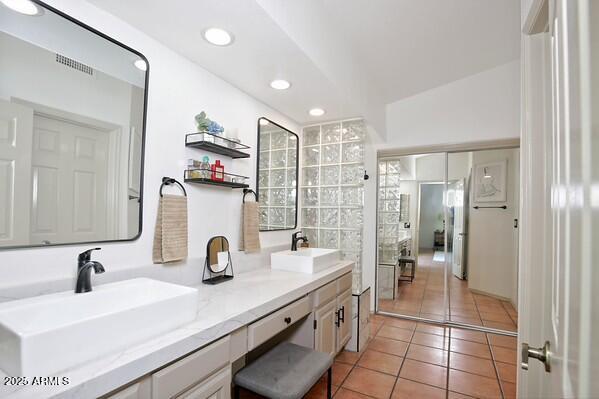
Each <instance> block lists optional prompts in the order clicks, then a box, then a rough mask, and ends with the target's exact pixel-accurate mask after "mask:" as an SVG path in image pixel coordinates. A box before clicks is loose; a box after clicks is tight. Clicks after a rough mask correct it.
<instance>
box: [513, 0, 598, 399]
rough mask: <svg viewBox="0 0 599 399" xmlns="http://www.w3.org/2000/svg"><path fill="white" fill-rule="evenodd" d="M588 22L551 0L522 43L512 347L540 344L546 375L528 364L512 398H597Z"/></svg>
mask: <svg viewBox="0 0 599 399" xmlns="http://www.w3.org/2000/svg"><path fill="white" fill-rule="evenodd" d="M596 21H599V2H596V1H589V0H580V1H576V2H573V1H568V0H551V1H549V24H548V25H549V34H539V35H541V36H540V37H530V38H527V39H525V71H524V76H525V84H526V86H525V87H524V90H525V97H524V100H525V106H526V114H527V119H526V120H525V129H524V131H525V134H524V136H523V144H524V146H523V147H524V148H526V151H525V153H524V156H523V161H524V163H525V164H526V169H525V170H523V174H522V176H523V177H524V179H523V181H524V182H525V186H524V189H525V192H523V196H522V198H523V200H524V203H523V210H524V213H522V216H524V217H525V221H523V224H522V228H523V231H522V240H523V241H522V245H521V263H520V264H521V266H522V267H521V270H522V274H521V277H522V280H521V286H520V297H521V298H522V300H521V302H520V320H521V321H522V323H521V336H520V341H521V343H527V344H530V346H531V347H542V346H543V344H544V342H545V341H548V342H549V345H550V350H549V364H550V370H549V371H546V370H545V367H544V364H543V363H542V362H540V361H538V360H535V359H532V358H531V359H529V361H528V364H529V370H528V371H523V370H520V373H519V377H518V380H519V381H518V382H519V387H518V389H519V397H543V398H589V397H599V379H598V378H597V375H599V350H597V347H596V342H598V341H599V296H598V295H597V294H596V293H595V291H596V289H597V287H598V286H599V268H598V267H597V259H599V245H597V243H598V242H599V241H598V238H599V200H598V198H599V196H598V195H597V193H598V191H597V187H599V25H598V24H597V23H595V22H596ZM540 60H544V62H540ZM543 75H544V76H545V77H546V80H545V81H544V80H543ZM547 100H549V101H547ZM543 114H546V115H548V117H546V118H543V117H542V116H543ZM524 163H523V164H524ZM539 326H541V328H539ZM521 360H522V359H521Z"/></svg>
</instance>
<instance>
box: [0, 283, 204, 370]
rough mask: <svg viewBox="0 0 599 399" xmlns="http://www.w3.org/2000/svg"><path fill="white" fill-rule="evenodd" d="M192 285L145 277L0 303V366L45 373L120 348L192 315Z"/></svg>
mask: <svg viewBox="0 0 599 399" xmlns="http://www.w3.org/2000/svg"><path fill="white" fill-rule="evenodd" d="M197 309H198V296H197V290H196V289H195V288H190V287H185V286H181V285H176V284H170V283H165V282H162V281H157V280H152V279H148V278H138V279H133V280H125V281H120V282H117V283H111V284H104V285H98V286H96V287H94V289H93V291H92V292H87V293H84V294H75V293H73V291H69V292H60V293H57V294H51V295H43V296H38V297H34V298H28V299H23V300H17V301H11V302H6V303H2V304H0V368H1V369H3V370H4V371H5V372H6V373H7V374H8V375H11V376H29V377H32V376H40V375H41V376H44V375H52V374H53V373H55V372H57V371H60V370H64V369H66V368H69V367H72V366H75V365H78V364H82V363H84V362H86V361H88V360H91V359H94V358H98V357H101V356H103V355H107V354H110V353H115V352H118V351H119V350H124V349H126V348H128V347H130V346H131V345H135V344H139V343H142V342H143V341H144V340H148V339H150V338H153V337H156V336H157V335H160V334H163V333H165V332H168V331H169V330H172V329H174V328H176V327H179V326H181V325H184V324H186V323H189V322H192V321H193V320H194V319H195V318H196V314H197Z"/></svg>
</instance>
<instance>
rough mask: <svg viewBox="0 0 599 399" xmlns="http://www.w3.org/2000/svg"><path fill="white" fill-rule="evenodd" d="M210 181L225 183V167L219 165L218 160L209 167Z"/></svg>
mask: <svg viewBox="0 0 599 399" xmlns="http://www.w3.org/2000/svg"><path fill="white" fill-rule="evenodd" d="M211 170H212V180H214V181H225V167H224V166H223V165H221V163H220V159H217V160H216V162H215V163H214V164H213V165H212V166H211Z"/></svg>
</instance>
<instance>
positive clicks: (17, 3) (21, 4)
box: [0, 0, 44, 15]
mask: <svg viewBox="0 0 599 399" xmlns="http://www.w3.org/2000/svg"><path fill="white" fill-rule="evenodd" d="M0 2H2V4H4V5H5V6H6V7H8V8H10V9H11V10H13V11H16V12H18V13H21V14H24V15H42V14H43V12H44V11H43V9H42V8H41V7H38V6H37V5H36V4H34V3H33V2H31V1H29V0H0Z"/></svg>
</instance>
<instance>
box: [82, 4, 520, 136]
mask: <svg viewBox="0 0 599 399" xmlns="http://www.w3.org/2000/svg"><path fill="white" fill-rule="evenodd" d="M90 2H91V3H93V4H95V5H96V6H98V7H100V8H102V9H104V10H106V11H108V12H110V13H112V14H114V15H115V16H117V17H119V18H121V19H123V20H125V21H127V22H128V23H130V24H131V25H133V26H135V27H136V28H138V29H140V30H141V31H143V32H145V33H147V34H148V35H149V36H151V37H154V38H155V39H156V40H158V41H160V42H162V43H163V44H165V45H166V46H168V47H170V48H171V49H173V50H174V51H176V52H178V53H180V54H182V55H184V56H185V57H187V58H189V59H191V60H193V61H195V62H197V63H198V64H199V65H201V66H202V67H204V68H205V69H207V70H209V71H211V72H212V73H214V74H216V75H217V76H219V77H221V78H223V79H224V80H226V81H228V82H230V83H231V84H233V85H234V86H236V87H238V88H239V89H241V90H243V91H244V92H246V93H248V94H250V95H251V96H253V97H255V98H257V99H259V100H261V101H262V102H264V103H266V104H268V105H270V106H271V107H272V108H274V109H276V110H278V111H280V112H282V113H284V114H286V115H287V116H289V117H290V118H292V119H294V120H295V121H297V122H298V123H300V124H309V123H315V122H316V121H320V120H334V119H341V118H348V117H354V116H364V117H365V118H366V120H367V121H368V122H369V123H370V124H371V126H373V127H374V128H375V129H376V130H377V131H378V132H379V133H380V134H381V135H382V136H384V130H385V105H386V104H388V103H390V102H394V101H397V100H400V99H402V98H406V97H409V96H412V95H414V94H417V93H420V92H423V91H426V90H429V89H431V88H434V87H438V86H441V85H444V84H447V83H450V82H452V81H455V80H457V79H460V78H464V77H466V76H468V75H472V74H474V73H478V72H481V71H483V70H486V69H490V68H492V67H495V66H497V65H500V64H504V63H507V62H509V61H512V60H515V59H517V58H518V57H519V53H520V49H519V43H520V39H519V37H520V36H519V33H520V30H519V22H520V19H519V18H520V16H519V7H520V3H519V0H451V1H449V0H376V1H373V0H301V1H281V0H193V1H192V0H169V1H168V2H165V1H159V0H151V1H149V0H127V1H123V0H90ZM212 26H217V27H222V28H225V29H227V30H229V31H230V32H232V33H233V34H234V36H235V42H234V44H233V45H231V46H228V47H223V48H221V47H215V46H212V45H209V44H207V43H206V42H205V41H204V40H203V39H202V31H203V30H204V29H205V28H207V27H212ZM151 61H152V60H151V59H150V63H151ZM275 78H284V79H288V80H290V81H291V83H292V87H291V89H289V90H286V91H276V90H273V89H271V88H270V87H269V82H270V81H271V80H272V79H275ZM316 106H318V107H322V108H324V109H326V110H327V113H326V115H325V116H324V117H321V118H315V117H311V116H309V115H308V113H307V111H308V109H310V108H312V107H316Z"/></svg>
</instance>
